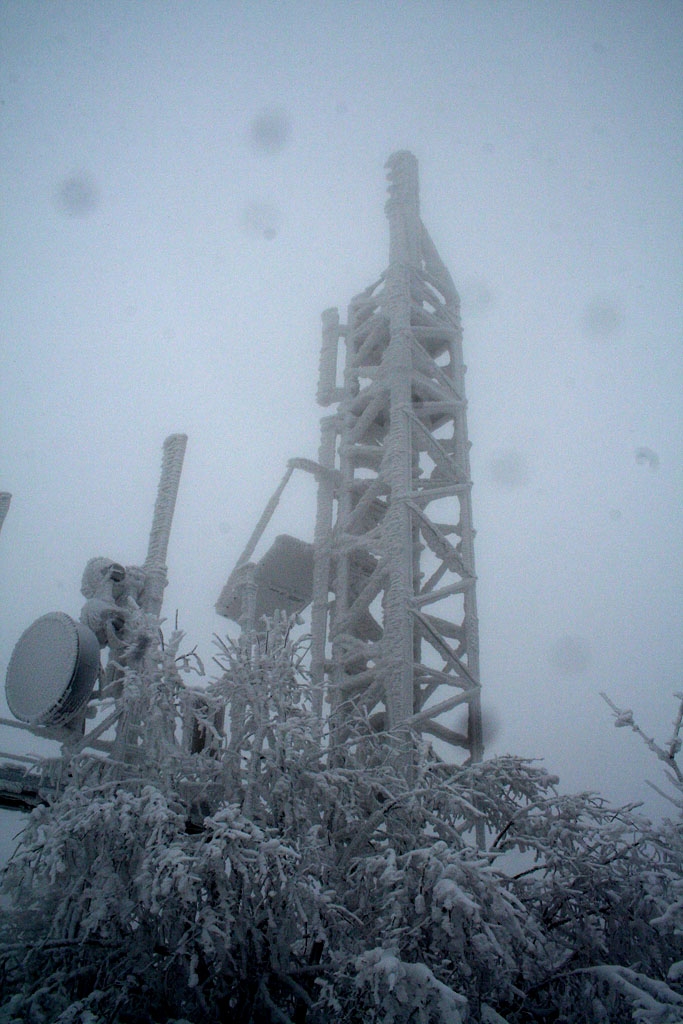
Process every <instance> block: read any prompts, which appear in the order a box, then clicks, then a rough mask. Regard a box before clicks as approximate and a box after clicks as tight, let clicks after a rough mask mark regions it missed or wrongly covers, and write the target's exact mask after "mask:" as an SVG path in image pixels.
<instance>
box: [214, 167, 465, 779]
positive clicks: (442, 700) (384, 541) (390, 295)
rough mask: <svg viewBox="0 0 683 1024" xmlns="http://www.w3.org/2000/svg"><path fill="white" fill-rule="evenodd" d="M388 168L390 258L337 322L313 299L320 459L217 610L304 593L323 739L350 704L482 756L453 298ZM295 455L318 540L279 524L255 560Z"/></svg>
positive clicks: (247, 613)
mask: <svg viewBox="0 0 683 1024" xmlns="http://www.w3.org/2000/svg"><path fill="white" fill-rule="evenodd" d="M388 167H389V200H388V202H387V215H388V218H389V232H390V253H389V267H388V269H387V270H386V272H385V273H384V274H382V276H381V278H380V279H379V281H377V282H376V283H375V284H372V285H370V287H369V288H366V290H365V291H364V292H362V293H361V294H360V295H359V296H357V297H356V298H355V299H353V300H352V302H351V305H350V307H349V312H348V319H347V323H346V325H342V324H340V321H339V314H338V312H337V310H336V309H329V310H327V311H326V312H325V313H324V314H323V346H322V354H321V361H320V383H319V389H318V401H319V402H320V404H321V405H324V406H331V405H336V406H337V410H336V412H334V413H333V414H332V415H329V416H325V417H324V418H323V420H322V436H321V444H320V455H319V461H318V462H317V463H314V462H311V461H310V460H308V459H291V460H290V462H289V466H288V469H287V472H286V473H285V476H284V477H283V479H282V481H281V483H280V485H279V487H278V488H277V490H276V491H275V493H274V494H273V497H272V498H271V500H270V501H269V503H268V505H267V506H266V509H265V511H264V513H263V515H262V516H261V518H260V520H259V522H258V524H257V526H256V529H255V530H254V532H253V534H252V536H251V538H250V540H249V542H248V544H247V546H246V548H245V550H244V552H243V553H242V555H241V556H240V558H239V560H238V562H237V565H236V567H235V569H234V570H233V572H232V573H231V575H230V577H229V579H228V582H227V583H226V585H225V587H224V588H223V591H222V593H221V595H220V597H219V599H218V603H217V605H216V608H217V610H218V612H219V613H220V614H222V615H225V616H226V617H228V618H231V619H233V620H234V621H235V622H238V623H239V624H240V625H241V626H242V628H243V629H244V630H246V631H247V632H250V631H252V630H254V629H257V630H258V628H260V627H259V623H262V622H263V621H264V619H263V617H264V616H268V615H272V614H273V613H274V612H275V610H276V609H281V610H284V611H285V612H287V613H291V612H294V611H300V610H302V609H303V608H304V607H306V605H308V604H309V603H312V612H311V633H312V647H311V673H312V679H313V684H314V695H315V700H316V704H317V711H318V714H319V715H321V716H322V715H323V714H324V713H325V711H326V710H327V709H329V712H330V722H331V726H332V741H333V742H334V740H335V738H337V739H338V740H343V739H344V736H345V733H346V729H345V723H347V722H348V721H349V720H350V718H351V717H353V718H354V719H355V718H356V715H357V712H360V713H361V714H362V715H364V716H365V717H366V718H367V719H368V720H369V721H370V722H371V724H372V725H373V726H374V727H375V728H377V729H378V730H388V731H389V732H390V734H391V735H392V736H393V737H395V738H396V739H397V741H398V749H399V751H400V750H404V751H405V752H406V755H407V756H408V757H409V756H410V751H411V748H412V742H413V737H414V735H415V734H416V733H424V734H426V735H428V736H430V737H432V738H434V739H435V740H437V741H438V744H437V745H436V747H437V750H439V752H442V753H443V754H444V756H445V757H447V758H448V759H449V760H452V759H453V753H454V751H453V749H452V748H458V750H459V751H461V752H462V751H463V750H464V751H465V752H466V754H469V756H470V757H471V758H472V759H473V760H475V761H476V760H479V759H480V758H481V757H482V754H483V748H482V730H481V710H480V699H479V690H480V687H479V646H478V627H477V604H476V596H475V575H474V544H473V541H474V530H473V528H472V507H471V500H470V490H471V482H470V466H469V457H468V449H469V441H468V439H467V422H466V417H465V409H466V402H465V367H464V366H463V362H462V345H461V329H460V313H459V300H458V295H457V292H456V290H455V287H454V285H453V282H452V281H451V278H450V275H449V273H448V271H447V270H446V268H445V267H444V265H443V263H442V262H441V259H440V257H439V255H438V253H437V251H436V248H435V247H434V243H433V242H432V240H431V238H430V237H429V235H428V233H427V231H426V229H425V227H424V225H423V224H422V221H421V220H420V213H419V202H418V181H417V161H416V159H415V157H414V156H413V155H412V154H411V153H405V152H402V153H396V154H394V156H392V157H391V158H390V160H389V162H388ZM341 339H343V340H344V343H345V352H346V354H345V359H344V366H343V376H342V368H341V366H340V363H341V360H340V359H339V349H340V340H341ZM340 376H341V378H342V379H341V381H340V380H339V378H340ZM295 469H301V470H304V471H305V472H309V473H313V474H314V475H315V477H316V478H317V481H318V508H317V517H316V526H315V536H314V540H313V544H312V545H310V544H306V543H304V542H302V541H300V540H296V539H295V538H293V537H288V536H284V535H283V536H280V537H278V538H277V540H276V542H275V544H274V545H273V547H272V548H271V549H270V551H269V552H268V553H267V554H266V555H265V556H264V557H263V558H262V559H261V560H260V561H259V562H252V561H251V557H252V555H253V553H254V551H255V549H256V547H257V545H258V543H259V542H260V539H261V537H262V536H263V533H264V530H265V528H266V526H267V524H268V523H269V521H270V519H271V518H272V516H273V514H274V511H275V509H276V506H277V503H278V501H279V498H280V495H281V494H282V491H283V490H284V488H285V487H286V485H287V483H288V481H289V479H290V477H291V475H292V473H293V472H294V470H295ZM326 701H327V702H328V703H326ZM458 706H460V707H461V709H462V711H464V715H463V714H462V711H461V713H460V714H459V713H458V711H457V710H456V709H457V708H458ZM454 720H463V721H464V723H465V724H464V725H463V726H458V727H457V728H456V727H455V726H454V724H453V722H454ZM402 736H403V738H404V739H405V741H406V742H405V743H401V737H402ZM444 747H445V748H446V749H444ZM449 748H450V749H449Z"/></svg>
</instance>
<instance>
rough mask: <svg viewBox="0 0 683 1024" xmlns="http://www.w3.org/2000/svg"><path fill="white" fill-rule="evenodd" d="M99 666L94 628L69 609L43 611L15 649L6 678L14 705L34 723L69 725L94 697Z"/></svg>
mask: <svg viewBox="0 0 683 1024" xmlns="http://www.w3.org/2000/svg"><path fill="white" fill-rule="evenodd" d="M99 667H100V645H99V643H98V641H97V637H96V636H95V634H94V633H93V631H92V630H91V629H89V628H88V627H87V626H84V625H83V624H82V623H81V622H76V621H75V619H72V618H71V616H69V615H66V614H65V613H64V612H50V613H49V614H48V615H43V616H42V617H41V618H40V619H36V621H35V622H34V623H33V625H32V626H29V627H28V629H27V630H26V631H25V632H24V633H22V635H21V637H20V638H19V640H18V641H17V643H16V646H15V648H14V650H13V651H12V657H11V658H10V662H9V665H8V666H7V678H6V681H5V693H6V695H7V703H8V704H9V707H10V711H11V712H12V714H13V715H14V717H15V718H18V719H19V721H20V722H28V723H29V724H30V725H66V724H67V723H68V722H69V721H70V720H71V719H72V718H73V717H74V716H75V715H77V714H78V712H79V711H81V710H82V708H83V707H84V706H85V705H86V704H87V703H88V700H89V699H90V694H91V693H92V691H93V687H94V686H95V682H96V680H97V675H98V672H99Z"/></svg>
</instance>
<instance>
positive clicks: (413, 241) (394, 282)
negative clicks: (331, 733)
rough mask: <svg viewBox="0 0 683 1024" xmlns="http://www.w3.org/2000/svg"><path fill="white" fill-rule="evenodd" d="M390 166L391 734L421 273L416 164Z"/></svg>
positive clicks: (406, 620) (397, 707)
mask: <svg viewBox="0 0 683 1024" xmlns="http://www.w3.org/2000/svg"><path fill="white" fill-rule="evenodd" d="M388 166H389V169H390V170H389V179H390V186H389V192H390V196H389V199H388V201H387V204H386V213H387V217H388V219H389V233H390V234H389V238H390V243H389V267H388V270H387V276H386V285H385V296H384V300H383V305H384V311H385V313H386V315H387V317H388V320H389V335H390V340H389V347H388V349H387V352H386V355H385V358H384V365H385V367H386V384H387V387H388V389H389V394H390V400H389V417H390V419H389V434H388V437H387V442H386V449H387V450H386V454H385V456H384V459H383V463H382V475H383V477H384V479H385V480H386V481H387V483H388V484H389V486H390V489H391V490H390V500H389V507H388V510H387V514H386V520H385V542H386V557H387V560H388V563H389V565H390V566H391V570H390V580H389V585H388V588H387V590H386V593H385V598H384V600H385V608H384V637H383V643H384V651H383V658H382V661H383V666H382V667H383V673H384V675H385V692H386V696H387V709H386V710H387V722H386V724H387V726H388V728H389V729H396V727H397V726H400V725H401V723H402V722H405V721H406V720H407V719H408V718H410V716H411V715H412V714H413V619H412V613H411V610H410V602H411V599H412V597H413V592H414V581H413V524H412V517H411V512H410V508H409V506H408V504H407V503H408V501H409V500H410V495H411V490H412V475H413V451H412V436H411V433H412V431H411V422H410V417H409V415H408V414H409V412H410V406H411V388H412V370H413V357H412V341H411V339H412V335H411V325H410V309H411V295H410V290H411V277H412V275H413V274H414V273H415V272H416V271H417V269H418V259H419V238H420V220H419V200H418V178H417V160H416V159H415V157H414V156H413V155H412V154H411V153H396V154H394V156H393V157H392V158H391V159H390V161H389V163H388Z"/></svg>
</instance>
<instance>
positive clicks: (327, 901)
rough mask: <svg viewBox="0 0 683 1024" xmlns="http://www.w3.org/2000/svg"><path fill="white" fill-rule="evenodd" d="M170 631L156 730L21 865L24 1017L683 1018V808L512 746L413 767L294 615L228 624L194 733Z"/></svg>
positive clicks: (16, 1018) (48, 816)
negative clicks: (565, 772)
mask: <svg viewBox="0 0 683 1024" xmlns="http://www.w3.org/2000/svg"><path fill="white" fill-rule="evenodd" d="M146 636H147V639H146V640H145V642H144V643H142V641H141V642H140V644H139V648H138V653H139V655H140V656H139V657H138V658H137V660H135V659H129V661H128V663H127V668H126V674H125V681H124V690H123V694H122V696H121V698H120V700H121V702H122V708H123V709H124V710H125V712H126V713H127V714H129V716H131V717H132V719H134V720H135V721H137V722H139V723H140V729H139V731H138V734H139V735H140V736H141V737H143V739H144V742H141V743H140V745H139V746H138V747H137V749H136V751H135V756H134V757H132V759H129V761H128V763H118V762H116V761H114V760H111V759H110V760H105V759H97V758H95V757H88V756H83V755H81V756H80V757H79V758H78V759H76V760H74V761H73V762H72V763H70V764H69V765H67V766H65V770H68V773H69V775H70V778H71V782H70V784H69V785H68V786H67V787H66V788H65V789H63V791H62V792H61V793H60V794H59V795H58V797H56V798H54V799H53V800H52V801H51V802H50V803H49V804H48V805H47V806H44V807H40V808H38V809H37V810H36V811H35V812H34V813H33V815H32V816H31V819H30V821H29V823H28V827H27V829H26V831H25V833H24V835H23V839H22V843H21V845H20V848H19V850H18V851H17V853H16V855H15V857H14V858H13V860H12V861H11V863H10V864H9V866H8V868H7V870H6V873H5V879H4V888H5V892H6V893H8V894H9V896H10V897H11V899H12V906H11V908H10V910H9V911H8V913H7V914H6V915H5V917H4V920H3V924H2V935H1V936H0V941H1V942H2V949H1V952H2V957H1V960H0V992H1V993H2V996H1V1001H2V1007H1V1009H0V1022H4V1024H9V1022H16V1024H18V1022H22V1024H24V1022H50V1024H52V1022H60V1024H67V1022H68V1024H105V1022H114V1021H116V1022H121V1024H126V1022H130V1024H137V1022H167V1021H168V1022H173V1021H175V1022H177V1024H183V1022H189V1024H194V1022H199V1021H201V1022H202V1024H204V1022H206V1024H211V1022H218V1021H231V1022H236V1024H241V1022H244V1024H247V1022H254V1024H260V1022H271V1021H272V1022H280V1024H304V1022H305V1024H327V1022H329V1021H335V1022H338V1024H373V1022H376V1024H385V1022H387V1024H391V1022H394V1024H479V1022H482V1024H501V1022H502V1024H506V1022H507V1024H529V1022H535V1021H539V1022H540V1021H557V1022H560V1021H562V1022H565V1024H579V1022H581V1024H584V1022H586V1021H590V1022H595V1024H622V1022H625V1021H628V1020H633V1021H636V1022H640V1024H673V1022H674V1021H675V1020H681V1019H683V1012H681V1011H682V1008H683V1003H682V1001H681V1000H682V999H683V996H682V994H681V992H682V989H681V980H682V978H683V967H682V966H681V964H682V963H683V915H682V905H683V892H682V888H681V876H682V872H681V865H682V863H683V835H682V832H681V827H680V824H678V823H675V822H670V823H666V824H665V825H663V826H662V827H661V828H655V827H653V826H652V825H651V824H650V823H649V822H647V821H646V820H644V819H642V818H641V817H639V816H638V815H637V814H636V813H635V809H634V808H622V809H619V810H615V809H614V808H610V807H608V806H607V805H606V804H605V803H604V801H601V800H600V799H599V798H598V797H596V796H594V795H590V794H582V795H578V796H561V795H559V794H558V793H557V791H556V788H555V786H556V782H557V780H556V779H555V778H553V777H552V776H551V775H549V774H548V773H547V772H546V771H545V770H544V769H543V768H542V767H540V766H539V765H537V764H534V763H532V762H529V761H525V760H522V759H518V758H513V757H504V758H498V759H495V760H492V761H487V762H484V763H483V764H479V765H471V766H466V767H456V766H449V765H445V764H443V763H442V762H440V761H438V760H437V759H436V758H435V757H434V756H433V755H432V754H431V753H430V751H429V749H421V750H419V749H418V748H417V747H416V754H415V757H414V759H413V765H412V769H411V771H409V772H405V770H403V769H399V768H398V767H397V761H396V759H395V758H394V757H393V756H392V751H393V750H394V749H395V747H394V746H392V745H391V744H389V743H387V741H386V738H384V737H382V736H378V735H376V734H373V732H372V730H371V729H370V728H369V726H368V723H367V722H364V721H362V720H359V721H358V722H356V723H355V724H354V723H351V726H350V727H349V728H347V729H346V731H345V738H344V743H343V744H342V745H339V744H330V743H329V742H328V738H327V737H326V736H325V735H323V734H321V729H320V724H319V722H318V721H317V719H316V718H315V717H314V715H313V713H312V704H313V702H312V699H311V693H310V690H309V685H308V681H307V678H306V674H305V672H304V671H303V669H302V662H301V655H302V651H301V649H300V646H299V645H298V644H296V643H292V642H291V641H290V638H289V635H288V631H287V627H286V624H285V623H273V624H271V628H270V629H269V631H268V633H267V635H259V636H252V637H246V638H244V639H243V640H242V641H241V642H240V643H236V644H232V643H224V644H222V645H221V649H220V653H219V659H218V660H219V663H220V665H221V675H220V678H219V679H217V680H216V681H215V682H214V683H213V684H212V685H211V686H209V688H208V690H207V691H206V692H205V694H204V695H203V698H202V700H201V701H194V703H193V707H194V708H195V714H196V715H197V716H198V717H199V719H200V720H201V721H200V724H201V725H202V728H203V730H204V735H205V737H206V740H207V742H206V747H205V749H204V750H203V751H202V752H201V753H198V754H188V753H187V752H186V751H185V750H184V749H183V748H182V747H181V745H180V744H179V743H178V741H177V740H176V738H175V737H176V732H177V730H176V725H177V721H178V719H179V717H181V716H182V715H186V714H187V708H188V706H189V703H190V701H189V695H188V693H186V692H184V690H183V687H182V683H181V681H180V675H179V672H178V667H179V665H182V663H183V662H182V658H179V656H178V642H179V638H177V637H175V638H172V641H170V642H169V643H168V644H166V645H163V646H162V645H160V644H159V643H158V640H157V639H155V636H156V634H154V633H149V632H148V633H147V634H146ZM222 716H225V718H226V720H227V721H229V723H230V732H229V736H228V738H225V737H224V736H223V735H222V731H221V730H220V729H219V728H218V727H217V723H218V722H220V720H221V717H222ZM482 821H483V822H484V823H485V827H486V831H487V836H488V849H487V850H486V851H484V850H481V849H477V847H476V844H475V842H474V836H475V835H476V832H477V824H478V823H481V822H482ZM676 1014H678V1016H676Z"/></svg>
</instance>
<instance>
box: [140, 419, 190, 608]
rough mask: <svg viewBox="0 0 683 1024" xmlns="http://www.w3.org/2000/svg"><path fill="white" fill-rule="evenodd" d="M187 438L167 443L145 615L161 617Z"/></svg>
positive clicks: (178, 437)
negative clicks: (172, 528)
mask: <svg viewBox="0 0 683 1024" xmlns="http://www.w3.org/2000/svg"><path fill="white" fill-rule="evenodd" d="M186 446H187V435H186V434H171V435H170V436H169V437H167V438H166V440H165V441H164V453H163V458H162V463H161V479H160V480H159V487H158V490H157V498H156V504H155V506H154V518H153V519H152V529H151V530H150V534H149V545H148V548H147V558H146V559H145V564H144V570H145V574H146V576H147V582H146V585H145V591H144V597H143V603H144V607H145V611H148V612H152V613H153V614H154V615H158V614H159V613H160V611H161V605H162V602H163V595H164V587H165V586H166V555H167V552H168V541H169V537H170V534H171V524H172V522H173V513H174V511H175V503H176V498H177V497H178V486H179V484H180V474H181V472H182V469H183V459H184V458H185V448H186Z"/></svg>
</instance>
